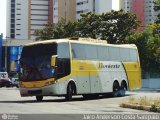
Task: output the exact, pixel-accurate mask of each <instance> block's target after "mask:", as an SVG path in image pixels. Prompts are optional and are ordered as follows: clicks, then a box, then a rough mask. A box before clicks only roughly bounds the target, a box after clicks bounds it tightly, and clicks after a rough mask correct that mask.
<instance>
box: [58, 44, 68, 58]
mask: <svg viewBox="0 0 160 120" xmlns="http://www.w3.org/2000/svg"><path fill="white" fill-rule="evenodd" d="M58 58H69V44H68V43H60V44H58Z"/></svg>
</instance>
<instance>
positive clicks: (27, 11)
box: [7, 0, 53, 40]
mask: <svg viewBox="0 0 160 120" xmlns="http://www.w3.org/2000/svg"><path fill="white" fill-rule="evenodd" d="M49 22H50V23H52V22H53V0H8V1H7V37H9V39H21V40H23V39H24V40H27V39H35V37H36V36H34V31H35V30H36V29H41V28H44V24H47V23H49Z"/></svg>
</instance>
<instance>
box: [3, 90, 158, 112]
mask: <svg viewBox="0 0 160 120" xmlns="http://www.w3.org/2000/svg"><path fill="white" fill-rule="evenodd" d="M131 96H136V97H142V96H148V97H155V98H157V97H159V98H160V94H159V93H157V92H153V91H152V92H150V91H149V92H146V91H145V92H144V91H143V92H141V91H139V92H127V95H126V96H125V97H118V98H112V97H100V98H98V99H92V100H85V99H83V97H82V96H75V97H74V98H73V101H71V102H66V101H65V99H64V98H63V97H44V99H43V101H42V102H37V101H36V99H35V97H21V96H20V94H19V90H18V89H16V88H0V114H4V113H6V114H90V113H91V114H94V113H102V114H105V113H117V114H119V113H132V114H133V113H147V112H145V111H139V110H134V109H128V108H121V107H119V104H120V103H122V102H124V101H125V100H126V99H127V98H128V97H131Z"/></svg>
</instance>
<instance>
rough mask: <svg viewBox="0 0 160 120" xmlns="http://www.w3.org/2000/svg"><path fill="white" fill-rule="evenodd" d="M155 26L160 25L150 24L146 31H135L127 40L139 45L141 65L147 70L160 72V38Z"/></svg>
mask: <svg viewBox="0 0 160 120" xmlns="http://www.w3.org/2000/svg"><path fill="white" fill-rule="evenodd" d="M155 26H157V27H158V26H160V25H159V24H156V25H155V24H151V25H148V26H147V27H146V30H145V31H144V32H135V33H134V34H132V35H130V36H128V37H126V41H125V43H129V44H136V45H137V47H138V50H139V56H140V61H141V66H142V69H143V70H144V71H146V72H160V38H159V34H158V33H157V32H155V31H156V28H155Z"/></svg>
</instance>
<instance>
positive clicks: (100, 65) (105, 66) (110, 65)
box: [98, 63, 120, 68]
mask: <svg viewBox="0 0 160 120" xmlns="http://www.w3.org/2000/svg"><path fill="white" fill-rule="evenodd" d="M98 67H99V68H120V65H118V64H108V65H104V64H103V63H99V66H98Z"/></svg>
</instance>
